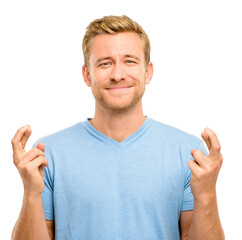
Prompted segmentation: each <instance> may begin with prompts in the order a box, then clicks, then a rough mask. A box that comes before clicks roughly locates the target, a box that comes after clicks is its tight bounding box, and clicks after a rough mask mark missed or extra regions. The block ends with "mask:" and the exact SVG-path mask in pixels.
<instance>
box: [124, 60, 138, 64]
mask: <svg viewBox="0 0 242 240" xmlns="http://www.w3.org/2000/svg"><path fill="white" fill-rule="evenodd" d="M126 63H129V64H131V63H136V62H135V61H133V60H126Z"/></svg>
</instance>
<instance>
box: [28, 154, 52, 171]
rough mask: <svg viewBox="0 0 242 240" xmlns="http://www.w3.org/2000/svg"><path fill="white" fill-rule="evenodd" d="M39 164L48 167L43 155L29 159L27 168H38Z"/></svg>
mask: <svg viewBox="0 0 242 240" xmlns="http://www.w3.org/2000/svg"><path fill="white" fill-rule="evenodd" d="M40 166H43V167H48V160H47V159H46V158H44V157H43V156H39V157H37V158H35V159H34V160H33V161H31V162H30V163H29V164H28V167H29V169H33V170H34V169H37V168H39V167H40Z"/></svg>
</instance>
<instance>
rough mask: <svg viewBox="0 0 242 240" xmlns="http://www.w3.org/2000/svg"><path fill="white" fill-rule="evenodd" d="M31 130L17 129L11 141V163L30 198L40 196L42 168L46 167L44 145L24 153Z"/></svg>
mask: <svg viewBox="0 0 242 240" xmlns="http://www.w3.org/2000/svg"><path fill="white" fill-rule="evenodd" d="M31 133H32V130H31V129H30V126H29V125H27V126H24V127H21V128H20V129H18V131H17V132H16V134H15V136H14V137H13V139H12V142H11V143H12V147H13V162H14V164H15V166H16V167H17V169H18V171H19V173H20V176H21V178H22V181H23V184H24V192H25V194H27V195H31V196H40V195H41V193H42V192H43V190H44V180H43V176H44V167H47V166H48V161H47V159H46V158H45V154H44V151H45V145H44V143H38V145H37V146H36V147H35V148H33V149H31V150H30V151H29V152H26V151H25V149H24V148H25V145H26V143H27V140H28V138H29V136H30V135H31Z"/></svg>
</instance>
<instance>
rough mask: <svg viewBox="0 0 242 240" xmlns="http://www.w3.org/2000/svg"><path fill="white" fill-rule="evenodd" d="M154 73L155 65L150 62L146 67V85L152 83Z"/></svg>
mask: <svg viewBox="0 0 242 240" xmlns="http://www.w3.org/2000/svg"><path fill="white" fill-rule="evenodd" d="M153 72H154V68H153V63H152V62H149V64H148V65H147V67H146V70H145V84H149V83H150V81H151V79H152V77H153Z"/></svg>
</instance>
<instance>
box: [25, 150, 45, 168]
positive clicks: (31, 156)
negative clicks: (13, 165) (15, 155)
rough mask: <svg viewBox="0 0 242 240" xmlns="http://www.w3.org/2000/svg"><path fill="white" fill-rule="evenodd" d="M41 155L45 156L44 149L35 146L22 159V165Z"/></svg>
mask: <svg viewBox="0 0 242 240" xmlns="http://www.w3.org/2000/svg"><path fill="white" fill-rule="evenodd" d="M39 156H42V157H44V156H45V153H44V152H43V151H41V150H39V149H38V148H33V149H31V150H30V151H28V152H27V153H26V154H25V157H24V160H22V161H21V165H22V164H23V165H25V164H27V163H28V162H31V161H33V160H34V159H35V158H37V157H39Z"/></svg>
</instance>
